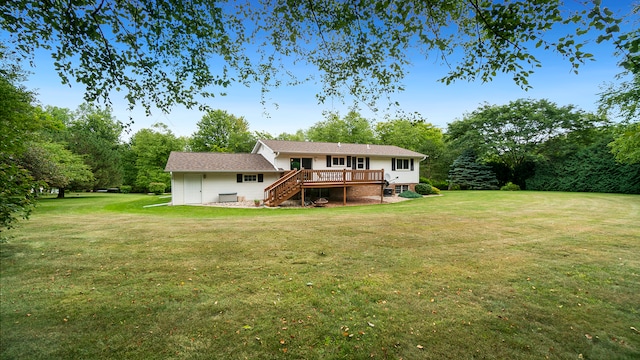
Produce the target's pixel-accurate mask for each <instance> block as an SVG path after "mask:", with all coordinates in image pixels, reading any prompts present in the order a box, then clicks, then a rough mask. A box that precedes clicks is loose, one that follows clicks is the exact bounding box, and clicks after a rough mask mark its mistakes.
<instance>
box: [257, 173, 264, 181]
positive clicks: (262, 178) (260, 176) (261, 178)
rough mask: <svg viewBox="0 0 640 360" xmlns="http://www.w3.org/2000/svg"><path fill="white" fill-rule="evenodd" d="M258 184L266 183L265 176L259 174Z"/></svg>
mask: <svg viewBox="0 0 640 360" xmlns="http://www.w3.org/2000/svg"><path fill="white" fill-rule="evenodd" d="M258 182H264V174H258Z"/></svg>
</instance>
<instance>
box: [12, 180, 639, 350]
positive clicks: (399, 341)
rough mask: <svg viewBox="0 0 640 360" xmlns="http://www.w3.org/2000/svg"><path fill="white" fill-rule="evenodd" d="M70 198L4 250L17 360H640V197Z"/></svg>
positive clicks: (50, 203)
mask: <svg viewBox="0 0 640 360" xmlns="http://www.w3.org/2000/svg"><path fill="white" fill-rule="evenodd" d="M68 196H69V198H68V199H64V200H57V199H46V200H43V201H41V203H40V206H39V207H38V209H37V210H36V211H35V213H34V214H33V216H32V217H31V219H30V220H29V221H24V222H21V223H20V224H19V226H18V228H16V229H13V230H11V231H9V232H7V234H6V235H8V236H9V240H8V242H7V243H3V244H0V260H1V269H0V270H1V271H0V275H1V278H0V285H1V290H0V325H1V326H0V331H1V332H0V336H1V340H0V358H1V359H38V358H42V359H91V358H105V359H106V358H111V359H154V358H155V359H212V358H220V359H245V358H246V359H269V358H278V359H281V358H282V359H287V358H292V359H365V358H366V359H369V358H377V359H385V358H389V359H470V358H473V359H532V358H534V359H545V358H550V359H579V358H584V359H638V358H640V333H639V332H638V331H640V295H639V294H640V196H629V195H612V194H579V193H571V194H570V193H551V192H501V191H487V192H473V191H469V192H444V196H440V197H428V198H423V199H417V200H411V201H406V202H402V203H396V204H385V205H371V206H362V207H344V208H325V209H322V208H314V209H222V208H206V207H168V206H162V207H148V208H143V206H144V205H148V204H155V203H162V202H166V201H167V199H160V198H158V197H153V196H146V195H145V196H143V195H120V194H92V195H91V196H84V195H76V194H73V193H72V194H68ZM636 329H637V330H636Z"/></svg>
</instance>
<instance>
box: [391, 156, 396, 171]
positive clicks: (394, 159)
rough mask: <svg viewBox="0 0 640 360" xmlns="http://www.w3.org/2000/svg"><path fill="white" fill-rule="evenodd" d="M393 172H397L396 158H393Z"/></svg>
mask: <svg viewBox="0 0 640 360" xmlns="http://www.w3.org/2000/svg"><path fill="white" fill-rule="evenodd" d="M391 171H396V158H391Z"/></svg>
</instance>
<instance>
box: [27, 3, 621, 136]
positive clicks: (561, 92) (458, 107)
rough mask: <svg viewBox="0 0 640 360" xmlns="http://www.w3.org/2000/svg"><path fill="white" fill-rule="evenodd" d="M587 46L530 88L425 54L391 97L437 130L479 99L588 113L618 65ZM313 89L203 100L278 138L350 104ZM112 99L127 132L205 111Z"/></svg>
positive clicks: (65, 100)
mask: <svg viewBox="0 0 640 360" xmlns="http://www.w3.org/2000/svg"><path fill="white" fill-rule="evenodd" d="M603 3H604V5H608V6H622V7H623V8H624V7H625V5H627V6H630V5H631V3H632V1H631V0H629V1H628V2H627V1H623V0H619V1H616V0H613V1H612V0H609V1H606V0H605V1H603ZM587 51H591V52H592V53H593V54H594V55H595V58H596V61H590V62H587V63H586V64H583V65H582V66H581V67H580V69H579V74H577V75H576V74H574V73H573V72H572V70H571V65H570V64H569V63H568V62H567V61H565V60H563V59H562V58H561V57H560V56H559V55H557V54H555V53H553V52H546V53H543V54H542V55H541V56H540V57H539V59H540V60H541V62H542V68H538V69H535V74H533V75H532V76H531V77H530V79H529V83H530V85H532V87H533V88H532V89H529V90H528V91H525V90H522V89H521V88H520V87H519V86H518V85H516V84H515V83H514V82H513V81H512V80H511V77H510V76H509V75H499V76H497V77H496V78H495V79H494V80H493V81H492V82H489V83H484V84H483V83H481V82H473V83H469V82H464V81H458V82H456V83H454V84H450V85H445V84H443V83H440V82H438V81H437V79H439V78H441V77H443V76H445V75H446V74H447V72H448V68H447V67H445V66H444V65H441V64H440V63H439V62H437V61H436V60H434V59H431V58H430V59H425V58H423V57H416V58H414V59H413V66H412V67H410V68H408V75H407V77H406V79H405V81H404V84H405V89H406V90H405V91H404V92H403V93H399V94H395V95H393V96H392V98H391V99H392V100H393V101H398V102H399V103H400V109H401V110H402V111H404V112H407V113H413V112H417V113H419V114H421V115H422V117H423V118H425V119H426V120H427V121H428V122H430V123H432V124H434V125H435V126H438V127H440V128H443V129H444V128H446V126H447V123H450V122H452V121H453V120H455V119H460V118H462V117H463V116H464V115H465V114H466V113H469V112H471V111H473V110H475V109H477V108H478V107H479V106H480V105H482V104H484V103H485V102H487V103H490V104H499V105H500V104H506V103H508V102H509V101H512V100H516V99H519V98H531V99H543V98H544V99H549V100H550V101H553V102H555V103H557V104H558V105H560V106H563V105H569V104H573V105H576V106H577V107H578V108H580V109H582V110H585V111H590V112H594V111H596V109H597V100H598V97H599V96H598V93H599V92H601V91H602V86H603V85H604V84H606V83H609V82H612V81H614V77H615V75H616V74H617V73H619V72H620V68H618V67H617V66H616V63H617V59H616V58H615V57H614V55H613V52H614V49H613V48H612V47H611V46H609V45H602V44H601V45H598V46H590V47H589V48H588V49H587ZM29 70H30V71H31V72H32V73H33V74H32V75H31V76H30V79H29V81H28V82H27V83H26V84H25V85H26V86H27V87H28V88H30V89H34V90H36V92H37V93H38V100H39V101H40V103H41V104H42V105H54V106H58V107H66V108H70V109H75V108H77V107H78V106H79V105H80V104H81V103H82V102H83V99H82V95H83V88H82V87H81V86H80V85H78V84H73V85H72V87H69V86H67V85H62V84H61V81H60V79H59V78H58V75H57V73H56V72H55V70H54V69H53V61H52V60H51V59H50V57H48V55H47V54H46V53H45V52H39V53H38V54H36V56H35V68H31V69H29ZM319 90H320V85H315V84H312V83H310V84H303V85H299V86H295V87H280V88H276V89H272V90H271V92H270V93H269V94H268V96H269V98H268V99H267V103H266V105H265V106H263V105H262V104H261V92H260V87H259V85H256V86H254V87H250V88H247V87H245V86H243V85H239V84H236V85H233V86H232V87H231V88H227V89H226V92H227V96H224V97H216V98H212V99H207V100H206V102H207V104H209V105H210V106H211V107H212V108H218V109H223V110H226V111H228V112H229V113H231V114H234V115H236V116H243V117H244V118H245V119H247V121H248V122H249V124H250V129H251V130H253V131H265V132H268V133H270V134H272V135H278V134H280V133H282V132H288V133H294V132H295V131H296V130H298V129H303V130H305V129H307V128H309V127H310V126H312V125H313V124H315V123H316V122H318V121H322V120H324V117H323V112H324V111H337V112H339V113H340V114H342V115H344V114H346V112H347V111H348V108H349V106H350V105H351V104H352V102H351V100H349V99H347V100H346V101H344V102H343V101H342V100H340V99H328V100H327V101H326V102H325V103H324V104H318V101H317V99H316V97H315V94H316V93H318V92H319ZM112 101H113V106H114V107H113V114H114V115H115V117H116V118H117V119H118V120H121V121H127V120H128V119H129V117H132V118H133V120H134V124H133V126H132V130H133V132H135V131H137V130H139V129H141V128H147V127H150V126H151V125H152V124H153V123H155V122H162V123H165V124H167V125H168V126H169V128H170V129H171V130H172V131H173V132H174V133H175V134H176V135H179V136H189V135H191V134H192V133H193V132H194V131H196V129H197V128H196V124H197V122H198V121H199V120H200V119H201V117H202V115H203V113H201V112H199V111H197V110H188V109H184V108H181V107H176V108H174V109H173V110H172V111H171V113H169V114H164V113H162V112H161V111H159V110H156V111H153V114H152V116H150V117H147V116H146V115H145V112H144V110H143V109H141V108H140V109H135V110H134V111H132V112H129V111H127V109H126V108H127V104H126V103H125V102H124V101H123V100H122V99H120V98H118V97H117V94H116V96H113V99H112ZM275 104H277V106H276V105H275ZM385 107H386V106H384V103H382V104H381V106H380V108H381V109H384V108H385ZM360 113H361V114H362V115H363V116H364V117H366V118H367V119H369V120H372V121H383V120H384V119H385V118H384V117H385V112H384V111H380V112H377V113H374V112H372V111H371V110H370V109H368V108H367V107H366V106H365V105H360Z"/></svg>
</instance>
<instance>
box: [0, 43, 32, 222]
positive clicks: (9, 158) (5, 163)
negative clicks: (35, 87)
mask: <svg viewBox="0 0 640 360" xmlns="http://www.w3.org/2000/svg"><path fill="white" fill-rule="evenodd" d="M5 60H6V58H5V53H4V51H3V49H2V47H1V46H0V65H4V64H5V62H4V61H5ZM21 79H22V77H21V73H20V69H18V68H15V67H13V66H0V230H2V229H3V228H9V227H11V226H12V225H13V224H14V223H15V222H16V221H17V220H18V219H20V218H27V217H28V216H29V214H30V213H31V211H32V209H33V207H34V206H35V200H36V193H35V192H34V191H33V190H34V189H35V188H36V187H37V183H36V182H35V181H34V179H33V177H32V176H31V175H30V174H29V172H28V171H27V170H26V169H24V168H23V167H22V166H20V164H19V162H18V159H19V158H20V157H21V156H22V155H23V154H24V152H25V151H26V149H27V143H28V141H29V140H31V139H32V138H33V137H34V133H35V131H37V130H39V129H40V128H41V119H40V117H39V116H38V111H37V110H36V108H35V107H34V106H33V101H34V95H33V93H32V92H30V91H28V90H26V89H25V88H24V87H23V86H21V85H20V80H21Z"/></svg>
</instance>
